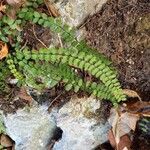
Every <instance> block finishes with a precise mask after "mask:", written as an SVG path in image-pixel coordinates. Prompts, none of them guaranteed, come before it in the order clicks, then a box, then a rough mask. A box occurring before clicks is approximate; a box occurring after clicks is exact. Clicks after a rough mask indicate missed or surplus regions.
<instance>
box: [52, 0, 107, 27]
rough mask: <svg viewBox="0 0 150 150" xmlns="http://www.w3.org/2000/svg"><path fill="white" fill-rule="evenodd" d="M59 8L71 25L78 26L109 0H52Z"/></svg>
mask: <svg viewBox="0 0 150 150" xmlns="http://www.w3.org/2000/svg"><path fill="white" fill-rule="evenodd" d="M50 1H51V2H54V3H55V4H56V6H57V8H58V9H59V12H60V14H61V16H62V18H63V19H64V20H65V22H67V23H68V24H69V25H71V26H77V25H79V24H80V23H82V21H83V20H84V19H85V18H86V17H87V16H88V15H92V14H93V13H95V12H97V11H98V10H100V8H101V7H102V5H103V4H104V3H106V1H107V0H50Z"/></svg>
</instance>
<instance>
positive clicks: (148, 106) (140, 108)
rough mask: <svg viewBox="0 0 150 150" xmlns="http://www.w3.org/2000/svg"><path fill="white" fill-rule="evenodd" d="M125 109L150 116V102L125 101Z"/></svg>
mask: <svg viewBox="0 0 150 150" xmlns="http://www.w3.org/2000/svg"><path fill="white" fill-rule="evenodd" d="M124 107H125V110H126V111H127V112H129V113H132V114H136V115H139V116H147V117H148V116H149V117H150V102H145V101H137V102H134V103H133V102H128V103H125V106H124Z"/></svg>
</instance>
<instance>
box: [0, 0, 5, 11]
mask: <svg viewBox="0 0 150 150" xmlns="http://www.w3.org/2000/svg"><path fill="white" fill-rule="evenodd" d="M5 10H6V5H3V3H2V2H1V3H0V11H1V12H5Z"/></svg>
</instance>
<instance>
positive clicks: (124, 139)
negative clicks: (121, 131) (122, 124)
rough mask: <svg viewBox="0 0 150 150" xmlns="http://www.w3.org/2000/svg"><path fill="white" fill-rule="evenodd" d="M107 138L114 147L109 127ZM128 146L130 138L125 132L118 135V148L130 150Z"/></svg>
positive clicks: (113, 139)
mask: <svg viewBox="0 0 150 150" xmlns="http://www.w3.org/2000/svg"><path fill="white" fill-rule="evenodd" d="M108 139H109V142H110V144H111V146H112V147H113V148H116V141H115V137H114V134H113V131H112V130H111V129H110V130H109V133H108ZM130 146H131V140H130V138H129V136H128V135H127V134H126V135H123V136H122V137H120V141H119V143H118V150H130Z"/></svg>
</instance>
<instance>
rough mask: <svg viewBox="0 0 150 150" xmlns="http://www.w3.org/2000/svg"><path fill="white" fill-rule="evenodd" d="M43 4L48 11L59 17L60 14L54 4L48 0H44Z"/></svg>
mask: <svg viewBox="0 0 150 150" xmlns="http://www.w3.org/2000/svg"><path fill="white" fill-rule="evenodd" d="M44 2H45V5H46V7H47V9H48V11H49V13H50V14H51V15H52V16H54V17H59V16H60V14H59V12H58V10H57V9H56V7H55V6H54V5H55V4H54V3H52V2H50V1H49V0H44Z"/></svg>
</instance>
